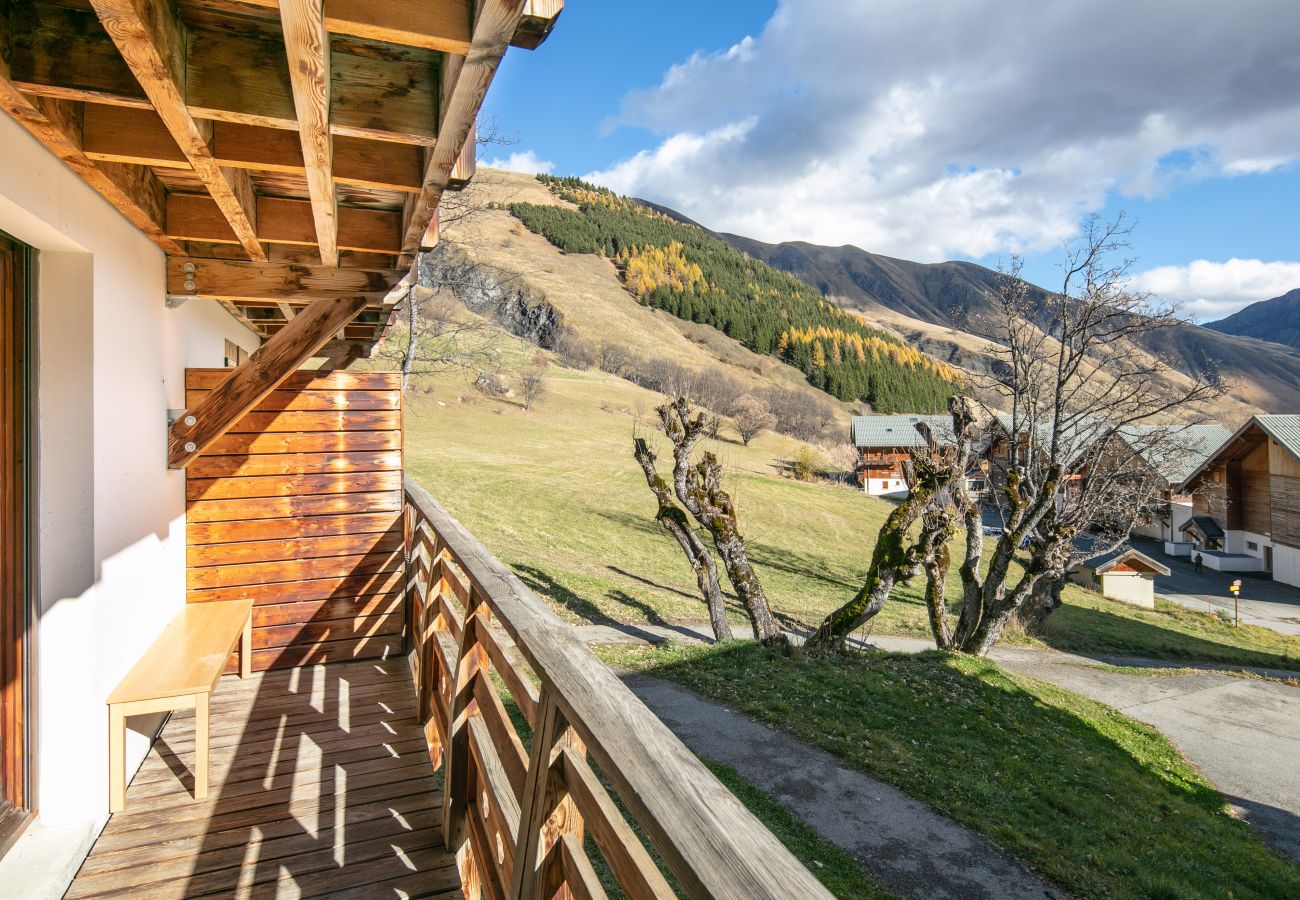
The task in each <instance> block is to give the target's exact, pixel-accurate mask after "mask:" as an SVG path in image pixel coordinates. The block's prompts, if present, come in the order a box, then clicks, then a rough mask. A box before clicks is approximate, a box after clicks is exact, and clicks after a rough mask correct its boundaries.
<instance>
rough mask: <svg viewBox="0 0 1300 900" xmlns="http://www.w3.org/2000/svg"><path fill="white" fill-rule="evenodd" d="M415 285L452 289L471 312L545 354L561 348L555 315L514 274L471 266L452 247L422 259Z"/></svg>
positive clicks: (441, 247)
mask: <svg viewBox="0 0 1300 900" xmlns="http://www.w3.org/2000/svg"><path fill="white" fill-rule="evenodd" d="M419 283H420V284H421V285H423V286H424V287H427V288H432V289H434V290H438V289H447V290H450V291H451V292H452V293H453V294H455V295H456V298H457V299H458V300H460V302H462V303H464V304H465V306H466V308H467V309H469V310H470V311H472V312H474V313H477V314H478V315H480V316H484V317H485V318H489V319H491V320H492V321H494V322H496V323H497V324H498V325H500V326H501V327H502V328H504V329H505V330H506V331H508V332H510V333H511V334H513V335H515V336H517V337H521V338H523V339H524V340H526V341H528V342H529V343H532V344H536V345H537V346H539V347H541V348H542V349H543V350H554V349H556V347H558V346H559V343H560V339H561V336H562V335H563V333H564V323H563V317H562V316H561V315H560V312H559V310H557V309H556V308H555V307H554V306H552V305H551V304H550V303H548V302H547V301H546V298H545V297H539V296H536V295H535V294H533V293H532V292H531V291H529V290H528V286H527V285H526V284H524V283H523V281H522V280H521V279H520V278H519V276H518V275H517V274H515V273H513V272H506V271H504V270H502V269H499V268H497V267H495V266H488V265H481V264H478V263H475V262H473V261H471V260H470V259H469V258H467V257H466V256H465V254H464V253H463V252H461V251H460V250H458V249H456V248H455V247H454V246H453V245H451V244H448V243H443V244H439V245H438V246H437V247H436V248H435V249H433V250H431V251H430V252H428V253H425V254H422V255H421V256H420V264H419Z"/></svg>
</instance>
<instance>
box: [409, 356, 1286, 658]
mask: <svg viewBox="0 0 1300 900" xmlns="http://www.w3.org/2000/svg"><path fill="white" fill-rule="evenodd" d="M519 355H523V354H522V352H521V353H520V354H519ZM550 371H551V373H552V374H551V376H550V377H549V378H548V379H547V388H548V392H547V394H546V395H545V396H544V397H543V399H542V400H541V402H540V403H539V404H538V406H537V407H536V408H534V409H533V410H532V411H530V412H524V411H523V410H522V409H521V408H520V407H519V405H518V404H517V403H516V402H514V401H513V400H511V399H509V398H507V399H505V400H489V399H487V398H485V397H483V396H481V395H479V394H477V393H475V392H474V391H473V390H471V389H470V388H468V387H467V386H465V385H464V384H463V382H460V381H458V380H456V379H452V378H445V379H442V380H439V381H437V382H435V383H433V384H432V385H431V387H432V388H433V393H431V394H428V395H427V397H426V396H425V395H423V394H418V395H417V397H416V399H413V400H412V401H411V403H410V404H409V407H408V411H407V414H406V452H407V467H408V470H409V471H410V472H411V473H412V474H413V475H414V476H415V477H416V478H418V479H419V480H420V481H421V482H423V483H424V484H425V485H426V486H427V487H428V488H429V489H430V490H431V491H432V492H433V493H434V494H435V495H436V496H437V497H438V498H439V499H440V500H441V501H442V502H443V503H444V504H445V505H446V506H447V507H448V509H449V510H450V511H451V512H452V514H453V515H455V516H457V517H458V518H459V519H461V521H463V522H464V523H465V524H466V525H467V526H468V527H469V528H470V529H471V530H472V531H473V532H474V533H475V534H476V535H477V536H478V537H479V538H480V539H481V540H482V541H483V542H484V543H485V544H487V546H488V547H489V548H490V549H491V550H492V551H493V552H495V553H496V554H497V555H498V556H500V557H501V559H502V560H503V561H505V562H506V563H507V564H508V565H510V566H511V567H513V568H514V569H515V571H516V572H518V573H519V574H520V576H521V577H523V578H524V580H525V581H527V582H528V583H529V584H530V585H531V586H532V587H533V588H534V589H535V590H537V591H538V593H540V594H541V595H542V596H544V597H546V598H548V599H549V600H550V601H551V602H552V603H553V604H554V605H555V607H556V608H557V610H558V611H559V612H560V613H561V615H563V616H564V617H565V618H567V619H568V620H570V621H574V622H608V621H614V622H654V623H661V624H668V625H672V624H681V623H702V622H706V621H707V616H706V615H705V610H704V608H703V606H702V604H701V602H700V601H699V599H698V598H697V594H696V588H695V584H694V579H693V577H692V575H691V572H690V569H689V568H688V567H687V565H686V563H685V561H684V559H683V558H682V556H681V552H680V550H679V549H678V548H677V546H676V545H675V544H674V543H673V542H672V541H671V540H670V539H669V538H668V537H667V536H666V535H664V534H663V533H662V532H661V531H660V530H659V528H658V526H657V525H656V524H655V523H654V522H653V521H652V519H651V515H652V513H653V510H654V503H653V501H652V499H651V496H650V493H649V491H648V490H647V488H646V486H645V482H644V479H643V476H642V475H641V472H640V470H639V469H638V468H637V466H636V463H635V462H634V461H633V459H632V456H631V442H632V434H633V431H634V430H635V429H640V430H641V431H642V432H643V433H648V434H649V435H650V436H651V438H652V439H656V438H657V439H658V442H659V443H661V444H662V438H661V436H659V435H658V434H657V432H656V431H655V430H654V428H653V422H654V413H653V409H654V406H655V404H656V403H658V402H659V401H660V398H659V397H657V396H656V395H654V394H652V393H650V392H649V391H646V390H643V389H641V388H638V387H636V386H634V385H631V384H629V383H628V382H626V381H623V380H621V379H618V378H614V377H612V376H608V375H604V374H601V373H597V372H583V373H579V372H574V371H571V370H564V369H558V368H552V369H551V370H550ZM722 436H723V438H724V440H723V441H719V442H709V449H712V450H714V451H715V452H717V453H718V454H719V457H720V458H721V459H722V460H723V461H724V463H725V464H726V465H727V467H728V469H729V471H730V472H731V474H730V476H729V478H730V480H729V486H730V489H731V490H732V492H733V494H734V496H735V498H736V501H737V505H738V508H739V510H740V516H741V522H742V525H743V527H744V530H745V532H746V535H747V536H748V539H749V543H750V549H751V553H752V556H753V559H754V561H755V564H756V566H757V568H758V571H759V574H760V576H761V577H762V579H763V582H764V584H765V586H766V588H767V591H768V594H769V596H770V597H771V600H772V603H773V605H774V607H775V610H776V612H777V613H778V615H780V617H781V618H783V619H784V620H785V621H786V622H787V623H789V624H792V625H798V624H804V625H810V624H814V623H816V622H817V621H819V620H820V618H821V617H822V616H824V615H825V614H826V613H827V612H829V611H830V610H832V609H834V608H835V607H836V606H838V605H839V604H840V603H842V602H844V601H845V600H846V599H847V598H848V597H849V596H850V595H851V594H852V593H853V592H854V591H855V590H857V588H858V586H859V584H860V581H861V579H862V577H863V567H864V565H865V561H866V559H867V558H868V557H869V555H870V552H871V547H872V543H873V541H874V539H875V535H876V533H877V531H878V529H879V527H880V524H881V522H882V521H883V519H884V516H885V515H886V514H887V512H888V510H889V506H888V505H887V504H886V503H884V502H883V501H879V500H875V499H872V498H868V497H866V496H864V495H863V494H862V493H860V492H858V491H855V490H852V489H850V488H847V487H839V486H834V485H829V484H824V483H817V484H812V483H802V482H797V481H793V480H790V479H788V478H785V477H782V476H781V475H780V474H779V473H780V472H781V471H782V468H783V465H784V464H785V462H786V461H788V460H790V459H791V458H792V457H793V456H794V454H795V453H796V451H797V450H798V449H799V447H800V445H799V443H798V442H796V441H794V440H792V439H790V438H786V437H783V436H780V435H775V434H771V433H765V434H763V435H761V436H759V437H758V438H757V439H755V441H754V442H753V443H752V444H751V445H750V446H749V447H742V446H741V445H740V444H739V443H738V442H735V441H734V436H733V435H732V434H731V432H730V431H728V430H725V429H724V431H723V433H722ZM918 589H919V585H914V586H912V587H910V588H907V589H904V590H903V591H902V592H900V594H899V596H898V598H897V599H896V600H895V601H894V602H891V603H890V604H889V606H887V607H886V609H885V610H884V612H882V613H881V614H880V616H878V617H877V619H876V620H875V622H874V623H873V625H872V628H874V629H875V630H877V631H879V632H888V633H898V634H913V635H920V636H927V635H928V633H929V632H928V626H927V624H926V617H925V610H924V607H923V606H922V605H921V603H920V600H919V596H918ZM1065 599H1066V606H1065V607H1064V608H1063V609H1062V610H1060V611H1058V612H1057V613H1055V614H1054V615H1053V617H1052V619H1051V620H1050V622H1049V625H1050V628H1049V632H1048V634H1047V635H1046V638H1045V639H1046V640H1047V641H1048V642H1050V643H1051V644H1052V645H1054V646H1057V647H1060V648H1063V649H1074V650H1080V651H1093V652H1111V653H1124V654H1131V655H1135V656H1141V655H1147V656H1154V657H1158V658H1165V659H1205V660H1220V661H1228V662H1237V663H1242V664H1254V665H1263V666H1278V667H1283V668H1285V667H1294V666H1296V665H1297V661H1300V639H1296V638H1291V637H1286V636H1283V635H1280V634H1277V633H1275V632H1272V631H1268V630H1265V629H1260V628H1253V627H1246V626H1243V627H1242V628H1240V629H1234V628H1232V627H1230V626H1228V625H1226V624H1223V623H1219V622H1216V621H1215V620H1212V619H1210V618H1209V617H1207V616H1204V615H1201V614H1199V613H1195V612H1192V611H1189V610H1182V609H1175V608H1172V607H1170V608H1168V609H1161V610H1157V611H1154V612H1151V611H1143V610H1139V609H1136V608H1133V607H1129V606H1125V605H1123V604H1119V603H1114V602H1112V601H1109V600H1106V599H1104V598H1102V597H1100V596H1098V595H1096V594H1092V593H1090V592H1086V591H1084V590H1082V589H1080V588H1077V587H1074V586H1070V587H1069V588H1067V591H1066V596H1065ZM737 621H742V620H741V619H740V617H739V616H737Z"/></svg>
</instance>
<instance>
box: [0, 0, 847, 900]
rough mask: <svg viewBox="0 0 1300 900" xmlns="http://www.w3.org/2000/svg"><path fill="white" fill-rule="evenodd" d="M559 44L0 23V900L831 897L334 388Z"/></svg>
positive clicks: (397, 24)
mask: <svg viewBox="0 0 1300 900" xmlns="http://www.w3.org/2000/svg"><path fill="white" fill-rule="evenodd" d="M560 6H561V0H439V2H436V3H434V2H427V0H330V2H329V3H322V2H321V0H278V2H277V0H213V2H207V0H204V2H199V0H35V2H22V3H6V4H3V5H0V108H3V110H4V112H5V113H6V115H0V148H3V149H2V155H3V165H0V418H2V419H3V421H2V422H0V894H3V895H5V896H15V895H19V894H21V895H22V896H24V897H58V896H61V895H63V894H64V893H65V891H66V895H67V896H68V897H82V896H89V895H98V894H117V895H131V896H198V895H213V896H251V895H265V896H280V895H285V896H288V895H294V896H301V895H313V896H318V895H321V894H323V893H326V892H330V893H333V892H338V893H343V894H351V895H353V896H403V895H405V896H443V895H445V896H462V891H463V895H464V896H470V897H479V896H488V897H511V898H519V897H524V896H528V897H533V896H541V895H542V894H543V891H545V894H546V896H550V895H551V894H556V893H558V894H560V895H562V896H570V895H574V896H597V895H603V891H602V890H601V888H600V886H599V884H598V883H597V882H596V880H595V874H594V871H593V867H592V859H591V857H589V855H588V852H589V851H588V847H589V846H590V844H589V843H588V842H587V841H586V838H587V837H588V836H590V837H591V838H593V839H594V842H595V845H596V846H598V847H599V851H600V854H601V856H602V857H603V859H604V860H605V861H607V862H608V866H609V869H610V870H612V871H613V872H615V873H617V875H616V880H618V881H619V882H620V883H621V886H622V888H623V890H624V891H625V892H626V893H627V894H628V895H631V896H653V897H669V896H673V889H672V888H671V887H670V886H669V882H668V879H669V878H670V877H671V878H673V879H675V882H676V884H679V885H681V886H682V888H683V889H684V890H685V891H686V892H687V893H688V894H690V895H691V896H698V897H768V898H776V897H792V896H797V897H828V896H829V894H827V893H826V892H825V891H824V889H822V888H821V886H820V885H819V883H818V882H817V881H816V880H815V879H814V878H813V877H812V876H811V875H810V874H809V873H808V872H807V871H806V870H805V869H804V868H803V867H802V866H801V865H800V864H799V863H798V862H797V861H796V860H795V859H794V858H793V857H792V856H791V855H790V854H789V853H788V852H787V851H786V850H785V849H784V847H783V846H782V845H781V844H780V843H779V842H778V841H777V840H776V839H775V838H774V837H773V836H772V835H771V834H770V833H769V832H768V831H767V830H766V829H764V828H763V826H762V825H761V824H760V823H759V822H758V820H757V819H755V818H754V817H753V816H752V815H750V814H749V812H748V811H747V810H746V809H745V807H744V806H743V805H742V804H741V803H740V802H739V801H738V800H736V798H735V797H733V796H732V795H731V794H730V793H729V792H728V791H727V790H726V789H725V787H723V786H722V784H721V783H720V782H719V781H718V780H717V779H716V778H714V776H713V775H712V774H711V773H710V772H709V771H708V770H707V769H706V768H704V766H703V765H702V764H701V763H700V762H699V761H698V760H697V759H696V758H695V757H694V756H693V755H692V754H691V753H690V752H689V751H688V750H687V749H686V748H685V747H684V746H683V745H682V744H681V743H680V742H679V741H677V739H676V738H675V737H673V735H672V733H671V732H670V731H668V729H667V728H666V727H665V726H664V725H663V724H662V723H661V722H659V720H658V719H656V718H655V717H654V716H653V715H652V714H651V713H650V712H649V710H648V709H646V707H645V706H643V705H642V704H641V703H640V702H639V701H638V700H637V699H636V698H635V697H634V695H633V694H632V693H631V692H630V691H629V690H628V689H627V688H626V687H625V686H624V685H623V684H622V683H621V682H620V681H619V680H618V679H617V678H616V677H615V676H614V675H613V674H612V673H610V671H609V670H608V669H607V668H605V667H604V666H603V665H601V664H600V663H599V662H598V661H597V660H596V659H595V657H593V656H592V655H591V653H590V652H589V651H588V650H587V648H586V647H585V646H584V645H583V644H582V642H581V641H580V640H579V639H578V638H577V637H576V636H575V635H574V633H573V632H572V630H571V629H569V628H568V627H566V626H564V625H563V624H562V623H561V622H560V620H559V619H558V618H557V617H556V616H555V615H554V614H553V613H552V612H551V611H550V610H549V608H548V607H547V606H546V605H545V604H544V603H543V602H542V601H541V600H540V599H539V598H538V597H536V596H535V595H534V594H533V593H532V592H531V591H529V590H528V588H527V587H526V586H525V585H524V584H523V583H522V582H520V581H519V579H518V578H516V577H515V576H514V575H513V574H512V573H511V572H510V570H509V569H507V568H506V567H505V566H503V565H502V564H501V563H500V562H499V561H497V560H496V559H495V558H494V557H492V555H491V554H490V553H489V552H488V551H487V550H486V549H485V548H484V547H483V546H482V545H481V544H480V543H479V542H478V541H477V540H476V539H475V538H474V537H473V536H472V535H471V534H470V533H469V532H467V531H466V530H465V529H464V528H463V527H462V526H461V525H460V524H459V523H457V522H456V521H455V520H454V519H453V518H452V517H451V516H450V515H448V513H447V512H446V511H445V510H444V509H443V508H442V507H441V506H440V505H439V504H438V502H437V500H436V499H434V498H433V497H431V496H429V495H428V494H427V493H426V492H425V491H424V490H423V489H422V488H421V487H420V486H419V485H418V484H416V483H414V482H413V481H411V480H409V479H408V478H407V477H406V475H405V472H404V469H403V450H404V448H403V441H402V415H403V409H402V392H401V389H400V379H399V378H398V377H397V376H396V375H394V374H390V373H384V372H377V371H373V367H372V366H370V365H369V364H367V363H361V364H358V361H359V360H365V359H366V358H367V357H368V356H369V354H370V352H371V350H372V349H373V348H374V347H375V345H376V343H377V342H378V341H379V340H380V339H381V338H382V337H383V335H384V332H385V330H386V329H387V327H388V325H389V323H390V321H391V320H392V318H393V313H394V309H395V304H397V303H398V302H399V301H400V300H401V298H402V296H403V295H404V289H405V286H406V285H408V284H409V283H410V281H409V279H410V278H411V268H412V264H413V262H414V261H415V260H416V258H417V255H418V253H419V252H420V251H421V250H422V249H424V248H428V247H430V246H432V245H433V244H434V243H435V242H436V241H437V239H438V208H439V204H440V202H441V200H442V197H443V194H444V192H445V191H448V190H456V189H458V188H460V187H463V186H464V185H465V184H466V183H467V182H468V181H469V179H470V178H471V177H472V176H473V174H474V145H475V141H474V125H475V120H476V117H477V115H478V113H479V109H480V105H481V103H482V101H483V98H484V95H485V93H486V92H487V91H488V90H489V88H490V86H491V83H492V81H493V78H494V74H495V72H496V70H497V67H498V65H499V63H500V61H501V59H502V57H503V55H504V54H505V53H507V52H510V53H516V52H520V51H519V50H514V49H510V48H512V47H514V48H525V49H532V48H535V47H537V46H538V45H539V44H541V43H542V41H543V40H544V39H545V38H546V36H547V34H548V32H550V30H551V28H552V25H553V24H554V22H555V19H556V16H557V15H558V14H559V12H560ZM541 52H546V51H541ZM538 94H539V101H540V100H542V99H543V96H542V92H541V91H539V92H538ZM500 691H505V692H507V693H508V695H509V698H510V701H511V702H512V704H513V707H514V708H516V709H517V710H518V722H526V725H522V724H518V723H517V721H516V720H515V719H512V718H511V717H510V716H508V715H507V714H506V712H505V707H504V706H503V703H502V700H501V694H500V693H499V692H500ZM521 734H524V735H525V737H524V739H523V740H521V737H520V735H521ZM525 741H528V744H525ZM526 747H527V749H526ZM439 768H441V770H442V777H441V779H439V778H437V777H435V770H436V769H439ZM597 772H599V773H600V775H599V777H598V776H597V774H596V773H597ZM614 795H616V796H617V797H618V799H619V802H617V803H616V802H615V800H614ZM634 827H635V829H636V830H635V831H634V830H633V828H634ZM639 834H645V835H646V836H647V838H648V839H649V841H650V842H652V843H653V845H654V850H653V852H654V856H653V857H652V856H651V853H650V852H648V851H647V849H646V847H645V846H644V845H643V844H642V842H641V840H640V838H639V837H638V835H639ZM659 860H662V864H661V863H660V862H659ZM74 876H75V879H74Z"/></svg>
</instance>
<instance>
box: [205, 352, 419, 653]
mask: <svg viewBox="0 0 1300 900" xmlns="http://www.w3.org/2000/svg"><path fill="white" fill-rule="evenodd" d="M229 374H230V371H229V370H226V369H193V370H190V371H188V372H186V379H185V384H186V404H187V406H189V407H193V406H195V405H196V404H198V403H200V402H202V400H203V399H204V397H206V396H207V395H208V394H209V392H211V391H213V390H215V389H217V388H219V387H220V385H221V384H222V383H223V382H224V381H225V379H226V378H227V377H228V376H229ZM401 427H402V398H401V379H400V377H397V376H394V375H392V374H390V373H372V372H334V373H328V374H322V373H318V372H297V373H295V374H293V375H290V376H289V378H287V379H286V380H285V381H284V382H282V383H281V385H280V386H279V387H278V388H277V389H276V390H274V391H272V392H271V393H269V394H267V395H266V396H265V397H264V398H263V399H262V400H261V401H259V402H258V404H257V405H256V406H255V407H254V408H253V409H252V411H250V412H248V413H246V414H245V415H244V416H243V417H242V418H241V419H240V420H239V421H238V422H236V423H235V425H234V426H233V428H232V429H231V431H230V432H228V433H227V434H225V435H224V436H222V437H221V438H220V439H218V440H217V441H216V442H214V443H213V444H212V446H211V447H209V448H208V450H207V451H205V452H204V453H203V454H202V455H200V456H199V457H198V458H196V459H195V460H194V461H193V462H191V463H190V465H189V467H188V468H187V469H186V483H185V495H186V535H187V549H186V566H187V569H186V588H187V599H188V600H189V601H190V602H192V603H203V602H209V601H213V600H224V599H230V598H234V597H239V598H245V599H248V600H251V601H253V603H254V607H255V611H254V616H253V647H254V652H253V665H254V667H255V668H268V667H270V668H275V667H289V666H299V665H306V664H309V663H318V662H330V661H337V660H352V659H368V658H373V657H381V656H386V655H392V654H394V653H397V652H399V651H400V648H401V645H402V640H403V637H402V632H403V628H404V619H405V617H404V615H403V612H402V609H403V603H402V596H401V586H402V581H403V579H404V576H405V563H404V559H403V535H402V523H401V510H402V437H401V435H402V432H401Z"/></svg>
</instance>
